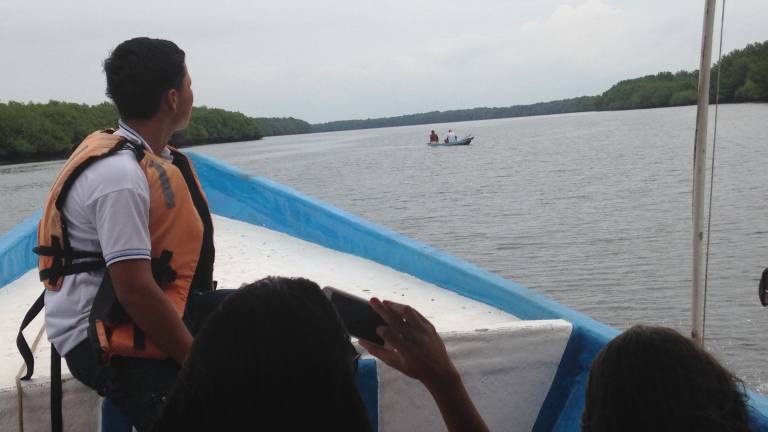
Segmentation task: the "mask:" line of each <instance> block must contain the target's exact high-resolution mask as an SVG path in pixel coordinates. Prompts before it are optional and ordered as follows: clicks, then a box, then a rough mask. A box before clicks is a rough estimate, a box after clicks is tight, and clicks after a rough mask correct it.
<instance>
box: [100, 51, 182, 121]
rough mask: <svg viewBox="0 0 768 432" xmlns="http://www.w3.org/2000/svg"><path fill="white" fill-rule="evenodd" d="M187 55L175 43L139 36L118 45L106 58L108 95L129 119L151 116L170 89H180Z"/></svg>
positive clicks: (105, 68)
mask: <svg viewBox="0 0 768 432" xmlns="http://www.w3.org/2000/svg"><path fill="white" fill-rule="evenodd" d="M184 58H185V54H184V51H182V50H181V48H179V47H178V46H176V44H175V43H173V42H171V41H167V40H163V39H150V38H147V37H138V38H134V39H130V40H127V41H125V42H123V43H121V44H120V45H118V46H116V47H115V49H114V50H112V52H111V53H110V55H109V57H108V58H107V59H106V60H105V61H104V73H106V75H107V96H109V98H110V99H112V101H113V102H114V103H115V105H116V106H117V110H118V112H119V113H120V116H121V117H123V118H125V119H137V120H138V119H148V118H150V117H152V116H153V115H154V114H155V113H156V112H157V110H158V109H159V107H160V101H161V100H162V97H163V95H164V94H165V92H166V91H168V90H170V89H176V90H180V89H181V85H182V82H183V81H184V76H185V75H186V73H187V71H186V67H185V63H184Z"/></svg>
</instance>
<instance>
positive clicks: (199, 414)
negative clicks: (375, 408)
mask: <svg viewBox="0 0 768 432" xmlns="http://www.w3.org/2000/svg"><path fill="white" fill-rule="evenodd" d="M349 347H350V344H349V334H348V333H347V332H346V330H345V329H344V326H343V324H342V323H341V320H340V319H339V317H338V314H337V313H336V309H335V308H334V307H333V305H332V304H331V302H330V301H328V299H327V298H326V297H325V295H323V293H322V291H321V290H320V288H319V287H318V286H317V284H315V283H314V282H312V281H309V280H307V279H289V278H281V277H270V278H266V279H262V280H259V281H257V282H254V283H252V284H250V285H247V286H245V287H242V288H241V289H240V290H238V291H236V292H234V293H233V294H232V295H230V296H229V297H228V298H227V299H226V300H224V301H223V302H222V304H221V306H220V307H219V308H218V309H216V310H215V311H214V312H213V313H212V314H211V315H210V317H209V318H208V320H207V321H206V322H205V324H204V325H203V327H202V328H201V329H200V331H199V333H198V334H197V336H196V337H195V341H194V343H193V346H192V352H191V354H190V357H189V359H188V361H187V362H186V364H185V365H184V367H183V368H182V370H181V372H180V375H179V379H178V380H177V382H176V384H175V386H174V388H173V389H172V391H171V393H170V395H169V398H168V403H167V404H166V406H165V409H164V412H163V414H162V416H161V418H160V420H159V421H158V423H157V424H156V425H155V430H156V431H176V430H184V431H217V430H222V431H225V430H281V431H283V430H284V431H307V430H329V431H330V430H333V431H371V430H372V428H371V424H370V421H369V419H368V416H367V413H366V411H365V408H364V406H363V402H362V399H361V397H360V394H359V392H358V390H357V387H356V384H355V381H354V367H353V362H352V361H351V356H350V351H349Z"/></svg>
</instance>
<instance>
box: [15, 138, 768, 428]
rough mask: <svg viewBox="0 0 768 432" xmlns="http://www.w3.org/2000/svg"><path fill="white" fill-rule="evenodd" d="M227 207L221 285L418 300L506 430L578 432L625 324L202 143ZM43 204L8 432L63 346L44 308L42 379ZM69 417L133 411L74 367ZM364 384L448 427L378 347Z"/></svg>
mask: <svg viewBox="0 0 768 432" xmlns="http://www.w3.org/2000/svg"><path fill="white" fill-rule="evenodd" d="M191 157H192V159H193V160H194V163H195V166H196V168H197V171H198V174H199V176H200V179H201V181H202V183H203V185H204V188H205V192H206V194H207V196H208V199H209V202H210V207H211V209H212V211H213V212H214V214H215V218H214V225H215V233H216V248H217V260H216V269H215V274H214V276H215V278H216V279H217V280H218V281H219V283H220V286H226V287H237V286H239V284H240V283H242V282H245V281H252V280H255V279H258V278H261V277H263V276H266V275H286V276H298V275H301V276H305V277H308V278H310V279H313V280H315V281H317V282H318V283H319V284H320V285H321V286H322V285H333V286H335V287H338V288H342V289H345V290H347V291H349V292H351V293H353V294H356V295H359V296H364V297H369V296H374V295H375V296H378V297H381V298H389V299H393V300H397V301H402V302H405V303H410V304H413V305H414V306H415V307H416V308H417V309H419V310H421V311H423V312H424V313H425V315H426V316H427V317H428V318H429V319H431V320H432V321H433V322H434V323H435V326H436V328H437V329H438V330H439V331H440V332H441V333H442V334H443V336H444V338H445V340H446V343H447V346H448V349H449V352H450V355H451V357H452V358H453V359H454V360H455V362H456V364H457V367H458V368H459V370H460V372H461V374H462V376H463V378H464V381H465V383H466V384H467V387H468V390H469V392H470V394H471V396H472V398H473V399H474V400H475V402H476V404H477V406H478V409H479V410H480V412H481V414H482V415H483V417H484V418H485V419H486V420H487V422H488V423H489V426H490V428H491V430H498V431H530V430H535V431H578V430H580V417H581V412H582V409H583V405H584V391H585V383H586V381H587V375H588V372H589V368H590V365H591V362H592V359H593V357H594V356H595V354H596V353H597V352H598V351H599V350H600V349H601V348H602V347H603V345H605V344H606V343H607V342H608V341H609V340H610V339H611V338H613V337H614V336H616V335H617V334H618V333H619V331H618V330H616V329H615V328H612V327H609V326H607V325H605V324H603V323H601V322H598V321H595V320H593V319H591V318H590V317H588V316H585V315H583V314H581V313H579V312H576V311H573V310H571V309H568V308H566V307H564V306H562V305H560V304H558V303H556V302H554V301H552V300H550V299H549V298H547V297H545V296H543V295H541V294H538V293H536V292H533V291H531V290H528V289H526V288H524V287H522V286H520V285H518V284H516V283H514V282H511V281H509V280H506V279H504V278H501V277H500V276H497V275H495V274H493V273H490V272H488V271H486V270H483V269H481V268H478V267H476V266H474V265H472V264H470V263H467V262H464V261H462V260H459V259H457V258H455V257H452V256H450V255H448V254H446V253H444V252H441V251H439V250H437V249H434V248H432V247H430V246H428V245H425V244H422V243H419V242H416V241H414V240H411V239H409V238H407V237H404V236H402V235H400V234H397V233H395V232H392V231H390V230H388V229H386V228H383V227H380V226H377V225H375V224H373V223H371V222H368V221H366V220H363V219H361V218H359V217H356V216H354V215H351V214H349V213H346V212H344V211H343V210H339V209H337V208H334V207H331V206H329V205H327V204H325V203H322V202H320V201H318V200H315V199H313V198H310V197H307V196H304V195H302V194H300V193H298V192H296V191H293V190H291V189H289V188H287V187H285V186H282V185H280V184H277V183H274V182H272V181H270V180H268V179H265V178H261V177H252V176H249V175H248V174H246V173H243V172H240V171H238V170H236V169H234V168H232V167H230V166H228V165H226V164H224V163H222V162H219V161H216V160H214V159H211V158H209V157H206V156H201V155H199V154H195V153H191ZM38 218H39V214H38V215H34V216H31V217H30V218H29V219H28V220H26V221H24V222H22V223H21V224H19V225H18V226H16V227H15V228H14V229H13V230H11V231H10V232H8V233H6V234H4V235H3V236H2V237H0V334H2V341H3V342H2V344H0V362H2V365H3V366H2V368H0V430H2V431H22V430H23V431H25V432H30V431H48V430H50V420H49V418H50V417H49V386H50V378H49V370H48V369H49V363H48V357H49V344H48V343H47V341H46V337H45V335H44V328H43V323H42V319H41V318H40V317H38V319H37V320H36V321H35V322H34V323H33V324H32V325H31V326H30V327H29V328H28V330H27V332H26V336H27V339H28V340H31V341H35V343H34V351H35V356H36V364H37V367H36V371H35V376H34V378H33V379H32V380H30V381H20V380H19V377H20V376H22V375H23V372H24V365H23V361H22V359H21V357H20V356H19V355H18V353H17V351H16V346H15V344H14V339H15V336H16V332H17V331H18V326H19V323H20V321H21V319H22V316H23V315H24V313H25V312H26V310H27V309H28V307H29V306H30V305H31V303H32V302H33V301H34V300H35V298H36V297H37V296H38V295H39V294H40V292H41V289H42V286H41V284H40V283H39V281H38V279H37V271H36V268H35V265H36V256H35V255H34V254H33V253H32V251H31V250H32V247H33V245H34V243H35V241H36V224H37V221H38ZM63 369H64V370H63V376H64V401H63V406H64V425H65V426H64V428H65V430H67V431H82V430H103V431H111V430H116V428H117V427H118V426H119V425H120V424H122V422H124V419H123V418H122V416H121V415H119V414H118V413H117V412H116V411H115V410H114V408H113V407H112V406H111V404H109V403H108V402H104V401H102V400H101V399H100V398H99V397H98V396H97V395H96V394H95V393H94V392H92V391H90V390H89V389H87V388H85V387H84V386H82V385H81V384H79V383H78V382H77V381H76V380H74V379H73V378H72V377H71V375H70V374H69V372H68V371H67V370H66V365H64V366H63ZM358 384H359V386H360V389H361V391H362V393H363V395H364V400H365V402H366V405H367V407H368V410H369V413H370V415H371V418H372V419H373V421H374V424H375V425H376V427H377V430H379V431H413V430H419V431H440V430H444V424H443V422H442V419H441V417H440V415H439V412H438V410H437V408H436V406H435V405H434V402H433V401H432V400H431V398H430V397H429V394H428V393H427V392H426V390H424V389H423V388H422V387H421V386H420V385H419V384H418V383H417V382H415V381H413V380H411V379H409V378H406V377H404V376H403V375H401V374H400V373H398V372H396V371H394V370H392V369H390V368H389V367H387V366H386V365H384V364H382V363H380V362H378V361H376V360H374V359H372V358H366V359H364V360H363V362H362V363H361V366H360V368H359V371H358ZM748 395H749V404H750V406H751V411H750V415H751V418H752V421H753V424H754V426H755V430H768V398H766V397H764V396H762V395H760V394H758V393H756V392H754V391H749V392H748Z"/></svg>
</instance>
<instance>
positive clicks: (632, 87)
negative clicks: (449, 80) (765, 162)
mask: <svg viewBox="0 0 768 432" xmlns="http://www.w3.org/2000/svg"><path fill="white" fill-rule="evenodd" d="M720 70H722V73H721V76H720V102H723V103H731V102H768V41H765V42H762V43H754V44H750V45H747V46H746V47H745V48H743V49H737V50H734V51H731V52H730V53H728V54H726V55H724V56H723V59H722V61H720V62H719V63H717V64H715V65H714V66H713V70H712V80H711V87H710V96H711V99H712V101H714V99H715V91H716V85H717V80H716V77H717V73H718V71H720ZM698 80H699V72H698V71H692V72H687V71H679V72H676V73H672V72H660V73H658V74H656V75H647V76H644V77H640V78H634V79H629V80H625V81H621V82H619V83H617V84H615V85H613V86H612V87H611V88H610V89H608V90H607V91H606V92H604V93H603V94H601V95H598V96H583V97H577V98H572V99H563V100H558V101H552V102H541V103H536V104H532V105H515V106H510V107H500V108H473V109H463V110H452V111H433V112H428V113H420V114H410V115H403V116H398V117H382V118H374V119H365V120H342V121H334V122H329V123H321V124H315V125H312V131H313V132H326V131H337V130H348V129H368V128H378V127H389V126H407V125H417V124H431V123H449V122H456V121H468V120H485V119H495V118H506V117H524V116H535V115H545V114H560V113H570V112H581V111H607V110H627V109H640V108H660V107H669V106H679V105H692V104H695V103H696V96H697V88H698Z"/></svg>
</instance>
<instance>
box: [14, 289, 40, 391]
mask: <svg viewBox="0 0 768 432" xmlns="http://www.w3.org/2000/svg"><path fill="white" fill-rule="evenodd" d="M44 305H45V290H43V293H42V294H40V297H38V298H37V300H35V302H34V303H33V304H32V307H30V308H29V310H28V311H27V314H26V315H24V319H23V320H22V321H21V327H20V328H19V334H18V335H17V336H16V347H17V348H18V349H19V353H21V356H22V357H23V358H24V363H25V364H26V365H27V373H26V375H24V376H23V377H21V379H22V380H28V379H30V378H31V377H32V374H33V373H34V371H35V356H34V354H32V350H31V349H29V344H28V343H27V340H26V339H24V333H23V331H24V329H25V328H27V326H28V325H29V323H31V322H32V320H33V319H35V317H36V316H37V314H39V313H40V311H41V310H43V306H44Z"/></svg>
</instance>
